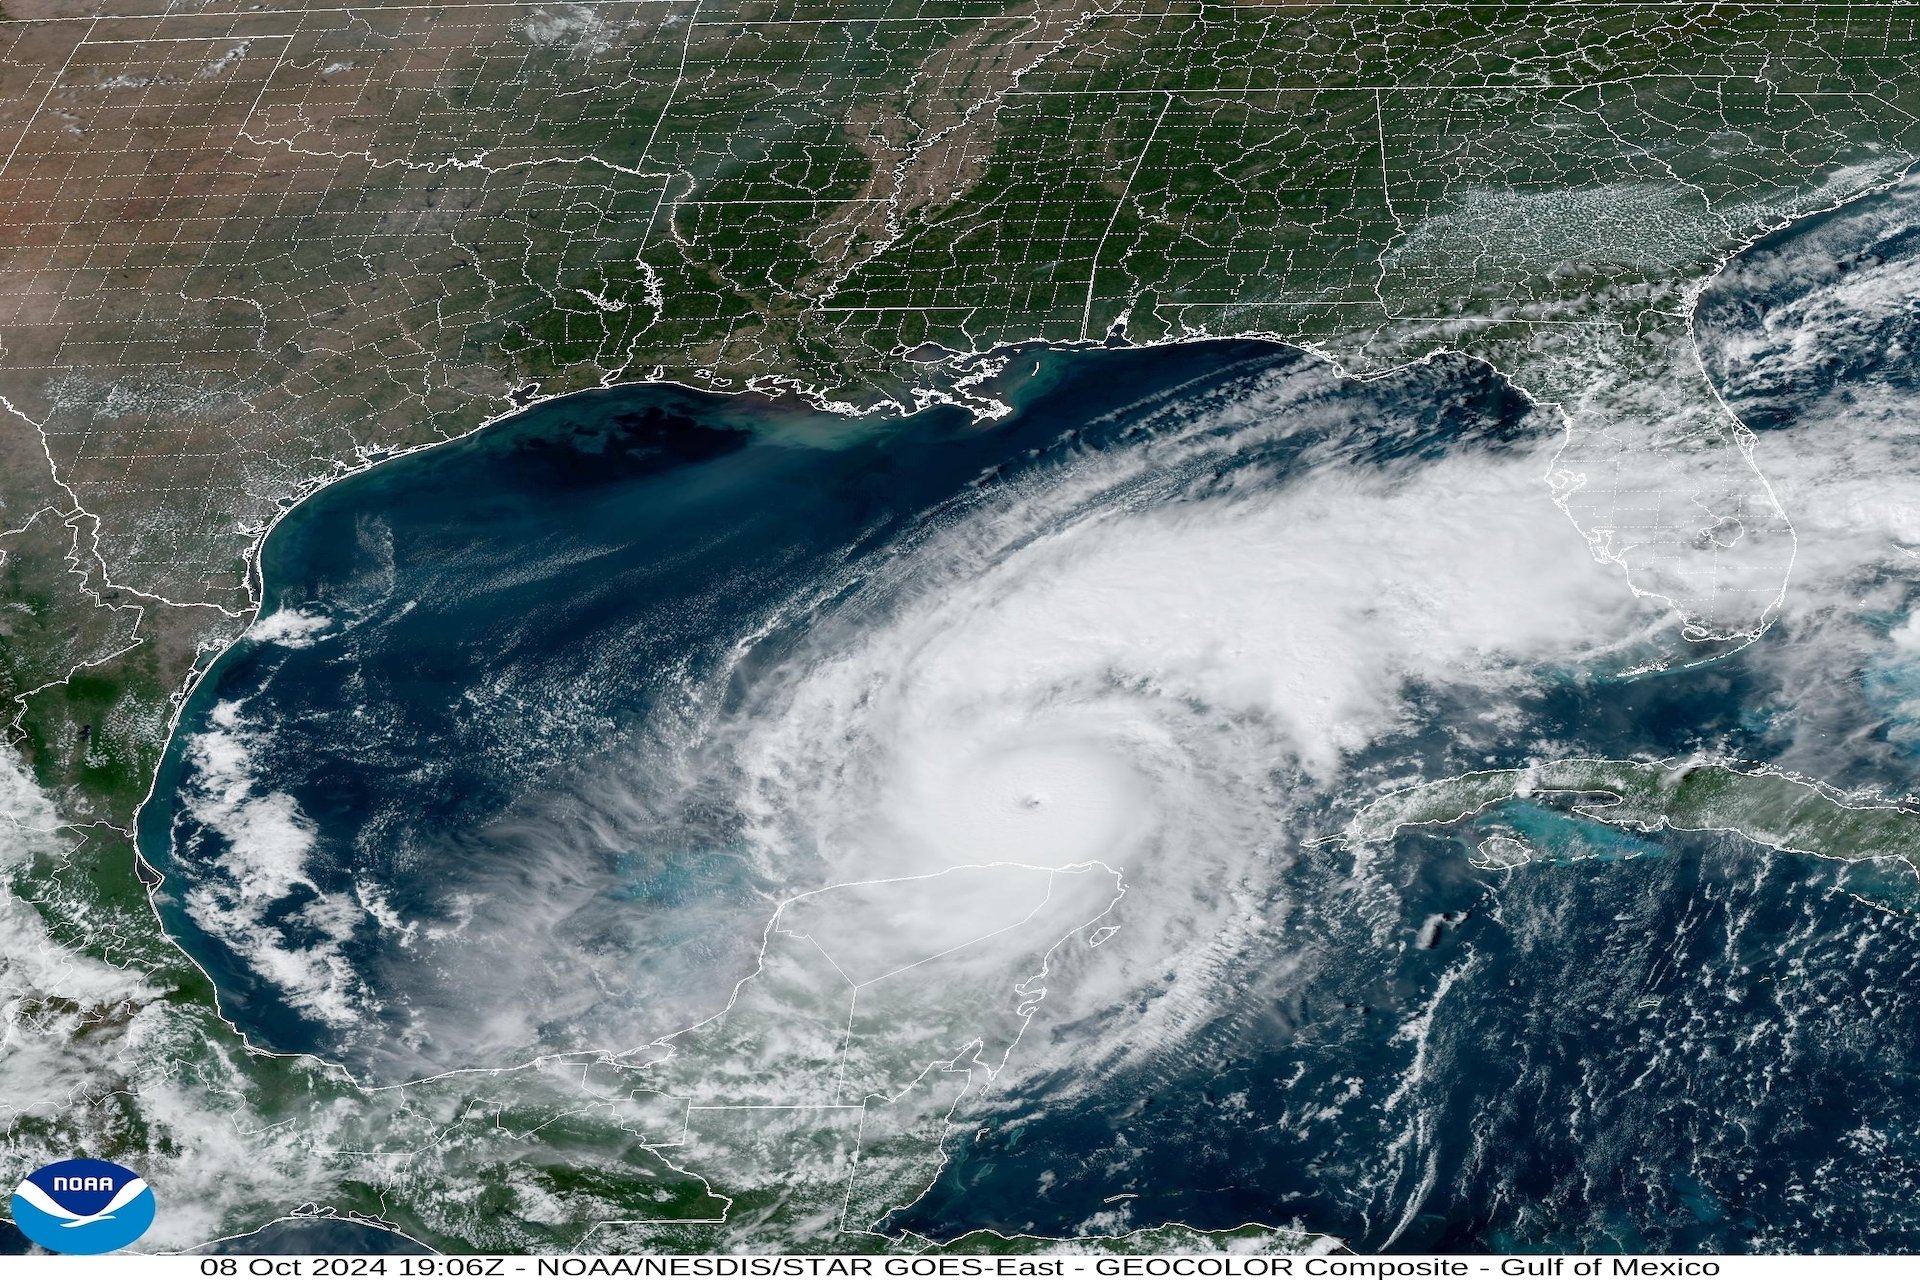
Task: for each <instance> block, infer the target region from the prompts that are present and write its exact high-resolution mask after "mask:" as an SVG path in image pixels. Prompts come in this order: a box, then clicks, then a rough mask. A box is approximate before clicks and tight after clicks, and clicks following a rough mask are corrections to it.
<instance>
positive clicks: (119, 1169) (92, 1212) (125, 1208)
mask: <svg viewBox="0 0 1920 1280" xmlns="http://www.w3.org/2000/svg"><path fill="white" fill-rule="evenodd" d="M153 1208H154V1205H153V1190H152V1188H150V1187H148V1186H147V1184H146V1182H145V1181H144V1180H143V1179H142V1178H141V1177H140V1175H139V1174H137V1173H135V1172H134V1171H133V1170H131V1169H129V1168H126V1167H125V1166H123V1165H117V1164H111V1163H109V1162H107V1161H105V1160H57V1161H55V1162H54V1163H52V1164H50V1165H46V1166H43V1167H42V1168H39V1169H35V1170H34V1171H33V1172H32V1173H30V1174H28V1175H27V1177H26V1180H25V1181H23V1182H22V1183H21V1184H20V1185H19V1186H17V1187H15V1188H14V1189H13V1225H15V1226H16V1227H19V1228H20V1231H21V1234H23V1235H25V1236H26V1237H27V1239H29V1240H31V1241H33V1242H34V1243H35V1244H37V1245H39V1246H41V1247H42V1248H46V1249H51V1250H53V1251H54V1252H55V1253H112V1252H113V1251H114V1250H115V1249H124V1248H126V1247H127V1246H128V1245H130V1244H132V1243H133V1242H134V1241H135V1240H138V1239H139V1238H140V1237H141V1236H143V1235H145V1234H146V1233H147V1228H148V1227H150V1226H152V1225H153Z"/></svg>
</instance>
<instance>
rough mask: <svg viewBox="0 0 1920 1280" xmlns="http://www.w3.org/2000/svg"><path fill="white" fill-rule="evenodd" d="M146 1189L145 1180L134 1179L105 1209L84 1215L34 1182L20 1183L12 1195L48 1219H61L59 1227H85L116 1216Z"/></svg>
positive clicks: (117, 1192) (116, 1194)
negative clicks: (63, 1203) (74, 1210)
mask: <svg viewBox="0 0 1920 1280" xmlns="http://www.w3.org/2000/svg"><path fill="white" fill-rule="evenodd" d="M146 1189H147V1183H146V1180H145V1179H144V1178H135V1179H134V1180H133V1181H132V1182H129V1183H127V1185H126V1186H124V1187H121V1188H120V1189H119V1190H118V1191H116V1192H114V1193H113V1199H111V1200H109V1201H107V1207H106V1208H104V1209H102V1210H100V1212H98V1213H86V1214H81V1213H75V1212H73V1211H72V1210H71V1209H68V1208H67V1207H66V1206H65V1205H62V1204H61V1203H59V1202H58V1201H57V1200H55V1199H54V1198H53V1197H52V1196H50V1195H48V1194H47V1193H46V1192H44V1191H42V1190H41V1189H40V1186H39V1184H38V1183H35V1182H23V1183H21V1184H20V1186H19V1187H18V1188H17V1189H16V1190H15V1191H14V1193H13V1194H15V1195H17V1196H19V1197H20V1198H21V1199H22V1200H25V1201H26V1202H27V1203H28V1204H30V1205H32V1206H33V1207H34V1208H36V1209H38V1210H39V1211H40V1212H42V1213H44V1214H46V1215H47V1216H48V1217H51V1218H60V1219H62V1221H61V1223H60V1225H61V1226H63V1227H85V1226H90V1225H91V1224H93V1223H96V1222H105V1221H106V1220H107V1219H108V1218H111V1217H113V1216H114V1215H116V1214H118V1213H119V1212H120V1210H122V1209H124V1208H126V1207H127V1206H128V1205H130V1204H132V1203H133V1202H134V1201H135V1200H138V1199H139V1198H140V1193H141V1192H142V1191H145V1190H146Z"/></svg>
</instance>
